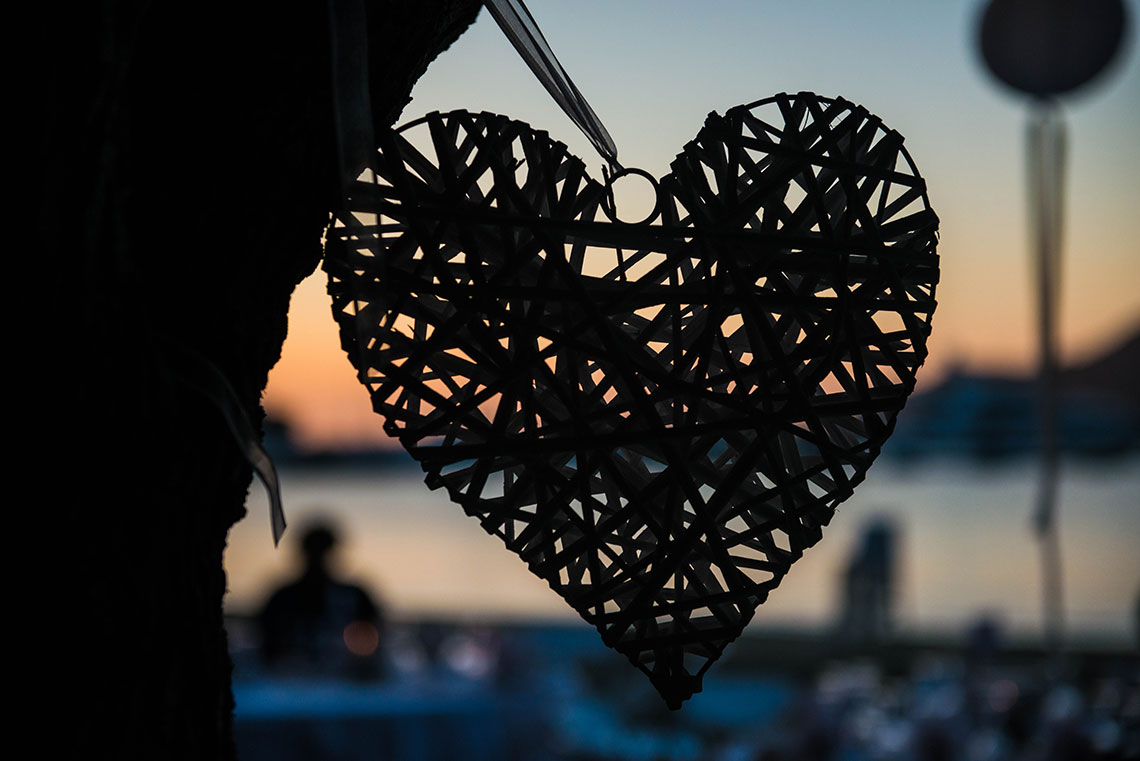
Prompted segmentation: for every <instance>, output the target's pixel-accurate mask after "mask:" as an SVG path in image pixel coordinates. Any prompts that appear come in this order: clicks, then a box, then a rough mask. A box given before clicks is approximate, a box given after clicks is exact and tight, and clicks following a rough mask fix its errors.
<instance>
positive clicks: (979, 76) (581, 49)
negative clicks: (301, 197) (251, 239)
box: [266, 0, 1140, 440]
mask: <svg viewBox="0 0 1140 761" xmlns="http://www.w3.org/2000/svg"><path fill="white" fill-rule="evenodd" d="M528 5H529V7H530V9H531V11H532V13H533V15H534V17H535V18H536V20H537V21H538V23H539V25H540V26H541V27H542V29H543V31H544V32H545V34H546V37H547V39H548V40H549V42H550V44H551V46H552V47H553V48H554V50H555V52H556V54H557V55H558V57H559V59H560V60H561V62H562V64H563V65H564V66H565V68H566V69H567V71H568V72H569V73H570V75H571V76H572V77H573V78H574V81H575V82H576V84H577V85H578V87H579V89H580V90H581V91H582V93H583V94H584V95H585V96H586V98H587V99H588V100H589V101H590V103H591V105H592V106H593V108H594V110H595V111H596V112H597V113H598V115H599V116H600V117H601V119H602V120H603V122H604V123H605V124H606V126H607V127H608V128H609V130H610V132H611V133H612V135H613V137H614V139H615V141H616V142H617V145H618V149H619V153H620V156H621V160H622V163H623V164H624V165H626V166H636V167H640V168H642V169H645V170H647V171H649V172H652V173H654V174H661V173H663V172H665V171H666V170H667V168H668V165H669V162H670V161H671V160H672V158H673V157H674V156H675V155H676V153H677V151H679V150H680V148H681V146H682V145H683V144H684V143H685V142H686V141H687V140H689V139H691V138H692V137H693V136H694V135H695V134H696V132H697V130H698V129H699V128H700V126H701V124H702V123H703V121H704V118H705V116H706V114H707V113H708V112H709V111H712V110H717V111H722V112H723V111H724V110H726V109H728V108H730V107H732V106H734V105H738V104H742V103H749V102H752V101H755V100H759V99H761V98H764V97H767V96H769V95H772V94H775V93H778V92H795V91H799V90H811V91H814V92H817V93H819V94H821V95H827V96H836V95H841V96H843V97H845V98H847V99H849V100H853V101H856V102H859V103H861V104H862V105H864V106H866V107H867V108H868V109H869V110H871V111H872V112H874V113H876V114H878V115H879V116H880V117H882V118H883V120H884V121H885V122H886V124H887V125H888V126H890V127H892V128H894V129H896V130H898V131H899V132H901V133H902V134H903V135H904V136H905V137H906V145H907V148H908V149H909V151H910V152H911V154H912V156H913V157H914V160H915V162H916V163H917V165H918V167H919V170H920V171H921V173H922V174H923V176H924V177H926V179H927V182H928V186H929V191H930V198H931V202H932V204H933V205H934V208H935V210H936V211H937V212H938V214H939V216H940V218H941V220H942V226H941V243H940V248H939V253H940V255H941V260H942V281H941V283H940V285H939V288H938V301H939V307H938V311H937V312H936V314H935V317H934V329H933V335H932V337H931V341H930V351H931V354H930V359H929V360H928V362H927V367H926V368H925V369H924V370H923V371H922V373H920V376H919V383H920V388H921V387H922V386H923V385H925V384H929V383H932V382H934V381H936V380H937V379H938V378H939V377H941V376H942V375H943V374H944V373H945V372H946V371H947V370H948V369H949V368H950V367H953V366H956V365H965V366H967V367H969V368H971V369H975V370H981V369H1016V370H1024V369H1027V368H1029V367H1031V365H1032V363H1033V361H1034V356H1035V348H1034V347H1035V340H1034V329H1035V322H1034V312H1033V309H1034V305H1033V299H1032V290H1031V280H1030V273H1031V269H1030V254H1029V250H1028V242H1027V221H1026V212H1025V206H1026V203H1025V186H1024V173H1025V166H1024V133H1025V125H1026V121H1027V117H1026V115H1027V104H1026V103H1025V102H1024V100H1022V99H1020V98H1018V97H1016V96H1015V95H1014V94H1013V93H1011V92H1009V91H1008V90H1004V89H1002V88H1001V86H999V85H998V84H997V83H996V82H995V81H994V80H992V79H991V78H990V77H989V76H988V74H986V72H985V71H984V70H983V67H982V65H981V62H980V60H979V58H978V56H977V54H976V52H975V42H974V39H975V34H976V24H977V18H978V16H979V13H980V10H981V7H982V4H981V3H980V2H977V1H976V0H970V1H969V2H957V1H954V0H938V1H935V0H905V1H903V0H893V1H891V0H859V2H835V1H832V2H817V1H816V0H753V1H752V2H745V1H743V0H710V2H705V3H694V2H691V1H689V2H682V1H681V0H574V2H569V1H568V0H561V1H558V2H555V1H554V0H530V2H529V3H528ZM1126 5H1127V6H1128V10H1129V11H1130V17H1131V19H1132V30H1131V31H1132V32H1133V34H1132V35H1131V36H1135V34H1134V33H1135V27H1136V19H1137V18H1138V17H1140V0H1128V1H1127V3H1126ZM1134 48H1135V45H1134V44H1132V45H1129V46H1127V47H1126V48H1125V50H1123V51H1122V55H1120V56H1118V59H1117V61H1116V62H1115V65H1114V67H1113V68H1112V69H1111V70H1110V71H1108V72H1106V74H1105V75H1104V76H1102V77H1101V78H1100V79H1099V80H1098V81H1096V82H1094V83H1093V85H1092V86H1090V87H1089V88H1088V89H1087V91H1085V92H1082V93H1080V94H1078V95H1077V96H1076V97H1074V98H1072V99H1070V100H1068V101H1066V102H1065V112H1066V116H1067V121H1068V125H1069V146H1070V147H1069V162H1068V178H1067V186H1066V202H1067V204H1066V218H1065V247H1064V266H1063V275H1064V277H1063V288H1062V301H1061V309H1060V319H1059V332H1060V338H1061V349H1062V356H1063V357H1064V358H1065V359H1066V360H1069V361H1072V360H1079V359H1081V358H1083V357H1087V356H1089V355H1090V354H1093V353H1095V352H1097V351H1099V350H1101V349H1102V348H1104V347H1105V346H1106V345H1108V344H1110V343H1112V342H1114V341H1116V340H1118V339H1119V338H1121V337H1122V336H1123V335H1124V334H1126V333H1128V332H1129V331H1131V330H1135V329H1137V328H1140V288H1138V287H1137V283H1140V150H1138V149H1137V146H1136V142H1137V135H1140V127H1138V125H1140V56H1138V55H1137V54H1136V51H1135V49H1134ZM456 108H465V109H468V110H473V111H492V112H496V113H502V114H507V115H509V116H511V117H513V118H516V119H520V120H522V121H526V122H528V123H530V124H531V125H532V126H534V127H536V128H540V129H546V130H547V131H549V132H550V133H551V135H552V136H553V137H555V138H556V139H559V140H561V141H563V142H565V143H567V144H568V145H569V146H570V148H571V149H572V150H573V151H575V152H576V153H578V155H580V156H581V157H582V158H583V159H584V160H585V161H586V163H587V164H588V166H589V167H590V169H591V172H593V173H595V175H596V176H600V168H601V164H602V161H601V159H600V158H599V157H598V156H597V154H595V153H594V152H593V149H592V148H591V147H590V145H589V143H588V141H587V140H586V138H585V137H584V136H582V135H581V133H579V132H578V130H577V128H576V127H574V125H573V124H572V123H571V122H570V120H569V119H568V118H567V117H566V116H565V115H564V114H563V113H562V112H561V111H560V110H559V108H558V106H557V105H556V104H555V103H554V101H553V100H552V99H551V98H550V96H549V95H548V94H547V93H546V91H545V90H544V89H543V88H542V86H541V85H540V84H539V82H538V81H537V80H536V79H535V77H534V75H533V74H532V73H531V72H530V70H529V69H528V68H527V67H526V65H525V64H524V63H523V61H522V59H521V58H519V56H518V55H517V54H516V52H515V51H514V49H513V48H512V47H511V45H510V43H509V42H508V41H507V39H506V37H505V36H504V35H503V34H502V32H501V31H500V30H499V29H498V27H497V26H496V25H495V23H494V20H493V19H492V18H491V17H490V15H489V14H488V13H486V12H485V11H484V12H483V13H481V14H480V17H479V19H478V21H477V22H476V23H475V25H474V26H473V27H472V28H471V29H469V30H468V31H467V32H466V33H465V34H464V35H463V36H462V37H461V38H460V39H459V40H458V41H457V42H456V43H455V44H454V45H453V46H452V47H451V48H450V49H449V50H448V51H446V52H444V53H443V54H442V55H441V56H440V57H439V58H438V59H437V60H436V61H435V62H434V63H433V64H432V65H431V66H430V67H429V69H428V71H427V73H426V74H425V75H424V77H423V78H422V79H421V80H420V81H419V83H418V84H417V86H416V88H415V90H414V91H413V100H412V102H411V103H410V104H409V105H408V106H407V108H406V109H405V110H404V114H403V116H402V117H401V122H402V121H410V120H412V119H415V118H417V117H419V116H422V115H423V114H425V113H427V112H429V111H433V110H441V111H445V110H451V109H456ZM339 351H340V350H339V348H338V341H337V339H336V330H335V327H334V326H333V325H332V321H331V319H330V316H329V307H328V301H327V296H326V295H325V294H324V281H323V273H321V272H319V271H318V272H317V273H316V274H315V275H314V277H313V278H311V279H310V281H308V282H306V283H305V284H303V285H302V287H301V288H300V289H299V291H298V294H297V296H296V298H295V299H294V308H293V311H292V312H291V325H290V339H289V342H287V343H286V348H285V355H284V358H283V360H282V362H281V363H280V365H279V367H278V368H277V369H275V370H274V374H273V375H271V378H270V387H269V390H268V391H267V394H266V401H267V404H268V405H269V406H270V408H271V409H273V408H277V409H284V410H286V411H289V412H291V417H293V418H294V419H295V421H296V422H297V423H298V424H299V426H300V427H301V428H302V429H309V430H310V434H311V435H310V440H321V439H326V438H331V439H336V438H339V437H340V436H341V435H347V436H348V437H349V438H352V437H354V436H355V435H356V434H355V433H352V432H347V433H346V432H345V429H344V426H345V425H348V424H349V423H348V422H347V421H353V422H352V425H353V426H354V427H355V426H356V425H357V424H356V423H355V420H356V413H354V412H352V411H353V410H361V409H363V410H367V406H368V405H367V400H366V398H365V397H364V396H363V390H362V389H360V388H359V387H358V386H356V381H355V378H354V377H353V373H352V370H351V368H349V367H348V363H347V361H345V360H344V358H343V354H340V355H339V358H338V355H337V353H338V352H339ZM326 365H328V367H327V368H326ZM334 366H335V368H334ZM318 375H319V376H320V377H318ZM337 405H339V406H337ZM333 406H337V410H339V412H337V411H335V410H333V409H332V407H333ZM334 419H335V420H337V421H339V422H336V423H333V420H334ZM322 421H323V422H322ZM322 427H323V430H325V431H326V434H324V435H322V434H321V433H320V432H318V429H319V428H322ZM377 428H378V426H377ZM336 431H340V434H337V433H336ZM302 435H303V436H304V435H305V434H304V431H302Z"/></svg>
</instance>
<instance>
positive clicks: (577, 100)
mask: <svg viewBox="0 0 1140 761" xmlns="http://www.w3.org/2000/svg"><path fill="white" fill-rule="evenodd" d="M483 4H484V5H486V6H487V10H488V11H490V12H491V15H492V16H494V18H495V21H496V22H498V24H499V28H501V29H502V30H503V34H505V35H507V39H509V40H510V41H511V44H512V45H514V46H515V50H517V51H518V52H519V55H520V56H522V59H523V60H524V61H526V64H527V66H529V67H530V70H531V71H533V72H534V75H535V76H536V77H538V81H539V82H542V86H543V87H545V88H546V91H547V92H549V93H550V94H551V96H553V98H554V100H555V102H556V103H558V105H559V106H561V107H562V110H563V111H565V112H566V115H567V116H569V117H570V120H571V121H573V122H574V124H576V125H578V129H580V130H582V132H583V133H585V135H586V137H587V138H588V139H589V140H590V142H591V143H592V144H593V145H594V148H595V149H596V150H597V151H598V153H600V154H601V155H602V158H604V159H605V160H606V161H608V162H609V164H610V168H611V169H613V170H614V171H620V170H621V168H622V167H621V164H619V163H618V160H617V146H616V145H615V144H614V139H613V138H612V137H610V133H609V132H608V131H607V130H606V128H605V126H604V125H603V124H602V120H601V119H599V118H598V115H597V114H595V113H594V109H592V108H590V104H589V103H587V102H586V99H585V98H583V97H582V93H580V92H578V88H577V87H575V86H574V82H573V81H571V79H570V75H569V74H567V73H566V70H565V69H563V68H562V64H560V63H559V62H558V59H557V58H556V57H555V55H554V51H553V50H551V49H550V44H549V43H548V42H547V41H546V38H545V37H543V36H542V30H541V29H539V28H538V24H537V23H535V20H534V17H533V16H531V15H530V11H528V10H527V7H526V5H524V4H523V2H522V0H483Z"/></svg>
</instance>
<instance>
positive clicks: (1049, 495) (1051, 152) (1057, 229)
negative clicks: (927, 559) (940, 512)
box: [1028, 100, 1065, 669]
mask: <svg viewBox="0 0 1140 761" xmlns="http://www.w3.org/2000/svg"><path fill="white" fill-rule="evenodd" d="M1028 147H1029V156H1028V169H1029V213H1030V237H1031V241H1032V248H1033V254H1034V258H1035V261H1034V264H1035V269H1036V276H1037V277H1036V279H1037V307H1038V309H1037V314H1038V338H1039V345H1038V346H1039V363H1038V372H1037V393H1038V430H1039V432H1040V441H1039V454H1040V481H1039V484H1038V495H1037V510H1036V514H1035V516H1034V528H1035V529H1036V532H1037V536H1038V540H1039V542H1040V544H1041V570H1042V593H1043V603H1044V607H1043V610H1044V634H1045V647H1046V649H1047V650H1048V652H1049V654H1050V657H1051V659H1052V661H1053V666H1054V669H1056V667H1057V666H1058V665H1059V663H1060V659H1061V652H1062V649H1063V646H1064V626H1065V618H1064V607H1063V596H1062V577H1061V542H1060V536H1059V527H1058V523H1057V508H1058V505H1057V485H1058V479H1059V469H1060V456H1059V451H1058V442H1057V375H1058V373H1057V348H1056V335H1055V323H1056V315H1057V297H1058V290H1059V285H1060V274H1061V273H1060V264H1061V229H1062V228H1061V221H1062V188H1063V185H1064V168H1065V124H1064V119H1063V117H1062V115H1061V112H1060V109H1059V108H1058V107H1057V105H1056V103H1055V102H1054V101H1051V100H1040V101H1038V102H1036V103H1035V104H1034V107H1033V109H1032V110H1031V112H1030V116H1029V134H1028Z"/></svg>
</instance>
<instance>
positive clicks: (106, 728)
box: [31, 0, 479, 759]
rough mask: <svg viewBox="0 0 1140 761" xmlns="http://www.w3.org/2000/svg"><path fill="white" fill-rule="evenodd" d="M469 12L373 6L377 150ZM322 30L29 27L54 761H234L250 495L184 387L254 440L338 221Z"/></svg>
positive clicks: (116, 17) (71, 21)
mask: <svg viewBox="0 0 1140 761" xmlns="http://www.w3.org/2000/svg"><path fill="white" fill-rule="evenodd" d="M478 9H479V2H478V0H406V1H404V2H400V1H398V0H371V1H370V2H368V3H367V10H368V14H369V29H368V35H369V45H370V56H369V69H370V72H371V76H372V82H371V98H372V103H373V111H374V118H375V122H376V126H377V128H382V127H383V126H386V125H389V124H391V123H392V122H393V121H394V120H395V118H396V117H397V115H398V114H399V112H400V110H401V109H402V107H403V106H404V104H405V103H406V102H407V100H408V97H409V93H410V91H411V88H412V85H413V84H414V83H415V81H416V79H418V77H419V76H420V75H421V74H422V73H423V71H424V70H425V69H426V67H427V64H428V63H429V62H430V61H431V60H432V59H433V58H434V57H435V56H436V55H438V53H439V52H441V51H442V50H444V49H445V48H446V47H447V46H448V45H450V44H451V43H452V42H453V41H454V40H455V39H456V38H457V37H458V36H459V34H461V33H462V31H463V30H464V29H465V28H466V27H467V26H468V25H469V24H470V23H471V22H472V21H473V20H474V18H475V15H476V14H477V13H478ZM328 19H329V16H328V9H327V7H326V5H325V4H324V3H314V4H311V5H309V6H305V5H303V4H302V5H300V6H296V7H295V9H294V7H291V8H290V10H289V11H288V12H284V11H282V10H281V7H280V6H265V7H264V8H257V9H254V8H248V7H242V8H239V9H236V10H234V9H231V8H227V9H226V10H224V11H219V12H206V11H204V10H202V9H199V8H196V7H189V6H185V5H183V4H167V3H151V2H142V1H141V0H136V2H103V3H81V4H79V5H78V6H75V7H71V6H69V7H68V8H67V9H66V11H58V15H57V16H56V17H52V18H41V19H39V20H38V26H37V30H38V32H39V35H40V36H39V38H38V39H36V40H35V42H36V44H37V47H38V48H39V50H40V59H39V60H38V61H37V62H36V64H37V66H38V68H37V70H36V71H35V72H34V75H33V82H34V86H35V87H36V88H38V90H39V96H38V97H39V98H40V99H42V100H37V101H36V102H35V104H34V106H33V108H32V109H31V110H32V111H33V112H36V111H38V113H37V118H38V119H42V122H39V124H40V126H41V129H40V136H39V137H40V140H39V142H38V144H37V146H38V149H39V151H40V152H39V154H38V156H37V157H36V158H37V159H38V161H39V166H40V170H41V172H42V174H41V176H40V178H39V182H38V183H36V185H35V186H34V190H33V192H34V193H36V194H37V195H38V198H37V201H38V203H39V208H38V212H39V215H38V218H37V227H38V230H37V233H38V235H39V238H40V241H41V242H42V245H43V247H45V248H46V249H47V250H46V253H47V254H48V256H47V257H46V258H45V260H44V261H45V264H46V265H47V266H48V267H50V268H51V272H52V273H53V274H52V277H53V278H54V280H53V281H52V283H53V286H54V287H55V291H54V292H56V296H57V298H59V299H60V301H62V302H64V304H63V305H62V311H63V312H64V314H65V315H66V316H65V318H64V319H63V320H61V321H60V322H61V323H62V324H60V325H55V326H54V328H52V329H53V330H55V331H56V333H57V335H55V336H52V335H47V336H45V342H47V343H49V344H51V342H52V341H53V340H57V341H58V342H59V343H60V344H63V348H62V349H60V350H59V351H58V352H55V357H56V362H55V364H54V368H55V377H56V378H57V379H59V381H60V383H61V388H60V389H59V390H58V394H62V395H63V396H62V397H59V398H56V399H55V400H54V402H55V404H57V405H58V407H60V408H62V409H64V410H65V415H66V417H63V416H61V418H60V419H59V420H58V421H56V430H62V431H64V432H65V433H64V434H63V435H61V436H60V437H59V441H60V442H63V443H62V444H60V445H59V448H60V449H61V450H62V451H61V452H60V455H61V456H60V460H61V461H63V462H65V463H66V468H67V477H66V478H64V479H61V481H63V482H64V483H63V484H62V486H63V492H64V497H63V498H62V499H63V505H62V506H61V509H60V510H59V511H58V512H56V513H54V514H53V517H54V516H58V518H59V520H58V521H55V520H53V521H52V525H50V526H49V527H48V529H49V530H51V531H52V532H54V534H61V535H62V536H61V539H62V542H61V547H60V549H59V551H58V556H57V560H58V562H57V563H56V567H57V569H58V573H59V580H58V584H57V585H56V586H55V587H53V588H51V589H50V590H49V594H50V595H52V596H53V597H55V598H57V599H58V601H59V607H61V610H60V612H59V613H58V614H57V615H56V616H55V617H54V619H53V621H54V623H53V626H54V628H55V629H57V630H59V632H62V634H61V635H58V636H57V637H56V639H57V641H55V642H54V643H52V644H49V648H51V649H52V650H54V651H55V652H54V654H53V659H54V660H55V662H56V663H57V664H58V665H59V666H60V667H61V669H60V671H59V673H58V677H57V676H56V674H55V673H53V674H51V675H49V680H54V679H57V678H58V680H59V683H58V684H53V685H52V687H53V688H56V689H57V691H58V693H60V694H62V695H63V705H62V706H58V707H57V708H58V711H59V715H61V716H64V717H66V721H67V724H68V730H67V731H66V732H63V733H60V736H59V737H58V738H57V739H59V740H62V742H63V744H64V745H65V752H64V753H62V754H59V755H60V757H64V758H68V757H84V758H89V757H92V756H94V757H103V756H104V755H106V757H113V758H119V759H132V758H147V759H156V758H163V759H178V758H195V759H200V758H231V757H233V756H234V748H233V741H232V732H231V729H232V710H233V700H232V696H231V691H230V668H231V667H230V662H229V658H228V655H227V652H226V640H225V633H224V630H223V628H222V596H223V594H224V592H225V584H226V580H225V575H224V572H223V569H222V553H223V550H224V548H225V543H226V535H227V532H228V530H229V527H230V526H231V525H232V524H233V523H234V522H235V521H237V520H238V519H240V518H241V517H242V515H243V514H244V512H245V511H244V507H243V504H244V500H245V495H246V492H247V489H248V486H249V483H250V477H251V472H250V469H249V467H248V465H247V464H246V463H245V461H244V459H243V457H242V455H241V452H240V450H239V449H238V447H237V446H236V445H235V443H234V441H233V440H232V438H231V435H230V433H229V430H228V429H227V426H226V424H225V422H224V419H223V417H222V415H221V414H220V413H219V411H218V410H217V408H216V407H215V406H214V405H213V404H212V403H211V401H210V400H209V399H207V398H206V397H204V396H202V395H201V394H200V393H199V391H197V390H195V389H194V388H193V387H192V386H190V385H187V384H186V383H185V382H184V379H185V377H186V376H187V375H188V368H187V367H186V363H187V362H188V361H197V360H188V359H187V357H188V356H189V357H193V356H197V357H200V358H202V361H204V362H208V363H211V364H212V365H213V366H215V367H216V368H218V369H219V370H220V371H221V372H222V373H223V374H224V375H225V377H226V378H227V379H228V381H229V383H230V384H231V385H232V386H233V388H234V389H235V391H236V392H237V395H238V397H239V398H240V401H241V404H242V406H243V407H244V409H245V411H246V413H247V415H248V416H249V418H250V419H251V420H253V421H254V422H255V423H257V422H259V421H260V420H261V418H262V412H261V408H260V406H259V399H260V394H261V392H262V390H263V389H264V387H265V382H266V378H267V376H268V372H269V370H270V368H271V367H272V366H273V365H274V363H275V362H276V361H277V359H278V357H279V355H280V351H281V345H282V342H283V340H284V338H285V332H286V314H287V310H288V305H289V298H290V295H291V293H292V291H293V288H294V286H295V285H296V284H297V283H298V282H299V281H300V280H301V279H302V278H304V277H305V276H306V275H308V274H309V273H311V272H312V271H313V269H314V268H315V267H316V265H317V263H318V261H319V259H320V256H321V249H320V238H321V233H322V230H323V228H324V226H325V225H326V223H327V221H328V213H329V211H330V210H331V209H332V208H334V206H335V203H336V199H337V187H338V186H337V175H336V167H337V162H336V158H335V156H336V144H335V133H334V121H333V114H332V86H331V73H330V64H329V33H328V28H329V22H328ZM61 264H62V266H60V265H61ZM57 308H59V305H57ZM57 396H58V395H57ZM257 518H258V519H259V520H264V518H263V517H261V516H257ZM266 541H270V538H269V533H268V528H267V529H266ZM64 601H66V603H64ZM64 604H65V605H66V608H65V609H62V608H63V606H64ZM53 607H55V605H54V604H53ZM49 755H51V754H50V753H49Z"/></svg>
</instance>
